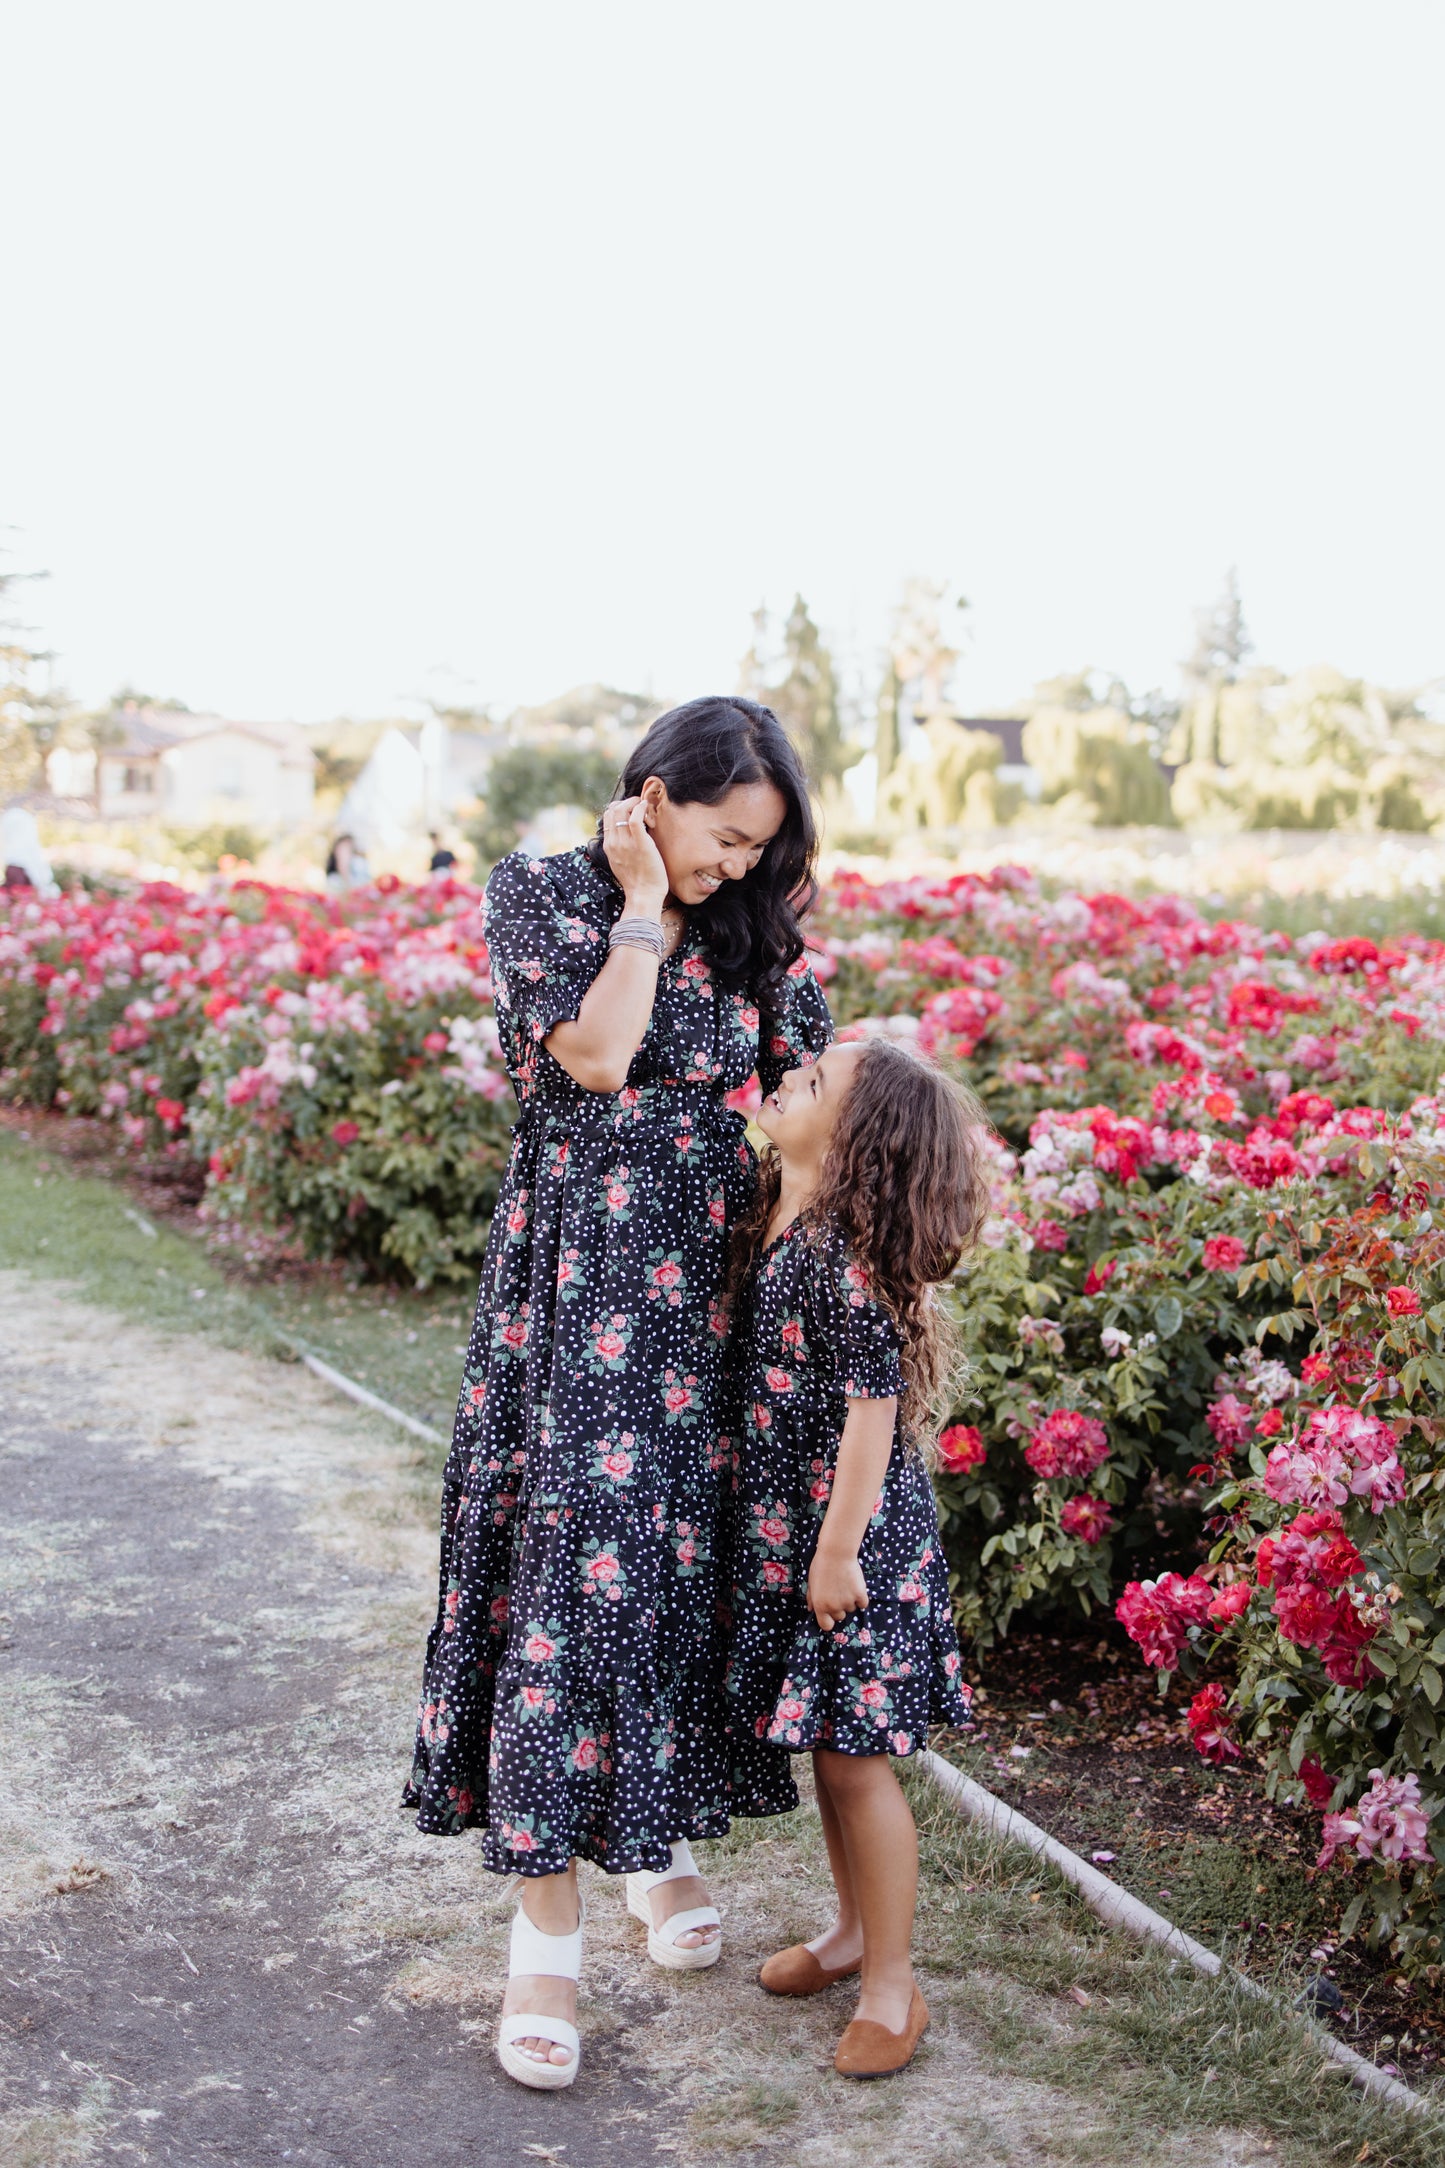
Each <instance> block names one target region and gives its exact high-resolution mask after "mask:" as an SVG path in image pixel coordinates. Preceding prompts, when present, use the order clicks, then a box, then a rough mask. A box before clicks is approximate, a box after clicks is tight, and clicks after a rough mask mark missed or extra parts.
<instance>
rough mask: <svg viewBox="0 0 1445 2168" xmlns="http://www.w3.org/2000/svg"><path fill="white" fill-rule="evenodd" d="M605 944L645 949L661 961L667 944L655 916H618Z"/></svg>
mask: <svg viewBox="0 0 1445 2168" xmlns="http://www.w3.org/2000/svg"><path fill="white" fill-rule="evenodd" d="M607 946H608V947H609V948H610V949H614V948H637V949H646V950H648V952H649V953H650V954H651V955H653V956H655V957H656V958H657V960H658V962H659V963H661V962H662V959H663V956H664V954H665V952H666V947H667V944H666V942H665V940H664V938H663V932H662V928H661V926H660V925H659V924H658V922H657V920H656V919H655V918H620V919H619V920H618V921H617V924H616V925H615V926H614V927H613V929H612V932H611V934H610V935H609V936H608V941H607Z"/></svg>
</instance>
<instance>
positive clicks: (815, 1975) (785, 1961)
mask: <svg viewBox="0 0 1445 2168" xmlns="http://www.w3.org/2000/svg"><path fill="white" fill-rule="evenodd" d="M857 1970H858V1966H857V1965H840V1966H839V1967H838V1969H837V1971H836V1972H833V1971H830V1970H829V1968H828V1967H827V1966H826V1965H820V1964H819V1963H818V1960H817V1958H816V1957H815V1956H814V1955H813V1953H812V1951H811V1950H810V1949H809V1948H808V1945H807V1944H806V1942H795V1943H794V1944H793V1946H792V1948H791V1949H788V1950H779V1951H778V1952H777V1954H776V1955H775V1956H773V1957H770V1958H769V1959H768V1961H767V1963H766V1964H765V1965H764V1966H763V1968H762V1970H761V1971H760V1972H759V1974H758V1986H759V1987H765V1988H766V1989H767V1991H768V1993H769V1994H770V1995H821V1994H822V1992H823V1989H824V1988H825V1987H831V1986H832V1985H833V1982H834V1981H835V1980H846V1979H848V1978H849V1977H850V1975H851V1974H853V1973H855V1972H856V1971H857Z"/></svg>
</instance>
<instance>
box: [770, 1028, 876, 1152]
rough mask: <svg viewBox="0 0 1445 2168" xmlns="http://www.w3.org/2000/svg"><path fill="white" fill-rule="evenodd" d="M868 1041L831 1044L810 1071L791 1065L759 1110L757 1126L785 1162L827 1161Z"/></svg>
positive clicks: (811, 1065)
mask: <svg viewBox="0 0 1445 2168" xmlns="http://www.w3.org/2000/svg"><path fill="white" fill-rule="evenodd" d="M865 1044H866V1042H865V1041H863V1040H861V1039H857V1040H852V1041H850V1042H849V1044H848V1045H847V1046H830V1047H828V1048H827V1050H826V1051H825V1052H824V1053H823V1054H822V1055H820V1056H819V1058H818V1060H817V1061H815V1062H811V1063H809V1065H808V1066H807V1067H806V1068H804V1069H789V1070H788V1072H787V1074H786V1075H785V1076H784V1078H783V1080H782V1082H781V1083H780V1084H779V1086H778V1088H777V1090H776V1091H775V1092H772V1093H770V1095H769V1096H768V1097H767V1098H766V1099H765V1100H764V1101H763V1103H762V1105H761V1106H760V1107H759V1109H758V1113H757V1124H758V1127H759V1129H761V1131H762V1132H763V1135H764V1136H765V1137H768V1138H770V1139H771V1141H772V1142H773V1143H774V1144H776V1146H777V1147H778V1150H779V1151H780V1152H781V1154H782V1156H783V1158H784V1159H785V1160H791V1161H793V1162H794V1163H795V1164H807V1163H809V1162H814V1163H818V1164H821V1162H822V1158H823V1155H824V1153H825V1152H826V1151H827V1149H828V1143H829V1140H830V1138H831V1137H832V1134H833V1124H834V1123H835V1122H836V1121H837V1119H838V1109H839V1108H840V1107H841V1106H842V1104H843V1095H844V1093H845V1092H846V1091H847V1089H848V1086H849V1084H850V1082H851V1081H852V1076H853V1070H854V1067H855V1065H856V1064H857V1061H858V1058H859V1056H860V1055H861V1054H862V1052H863V1051H864V1046H865Z"/></svg>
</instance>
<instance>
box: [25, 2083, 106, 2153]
mask: <svg viewBox="0 0 1445 2168" xmlns="http://www.w3.org/2000/svg"><path fill="white" fill-rule="evenodd" d="M109 2100H110V2087H109V2086H108V2085H106V2084H105V2082H104V2080H99V2081H97V2082H96V2083H94V2084H92V2085H91V2086H90V2087H89V2088H88V2090H87V2095H86V2098H85V2099H84V2100H83V2101H82V2102H81V2104H80V2106H79V2107H78V2108H73V2109H70V2110H67V2111H66V2112H65V2113H63V2114H57V2113H55V2112H53V2111H52V2110H50V2109H48V2108H47V2109H42V2110H41V2111H40V2113H39V2114H36V2115H26V2114H20V2115H13V2116H0V2161H3V2162H4V2168H71V2164H72V2163H79V2162H82V2161H87V2160H91V2159H93V2158H94V2156H95V2151H96V2148H97V2146H98V2145H99V2143H100V2140H101V2137H102V2134H103V2133H104V2130H105V2126H106V2121H107V2117H108V2112H109Z"/></svg>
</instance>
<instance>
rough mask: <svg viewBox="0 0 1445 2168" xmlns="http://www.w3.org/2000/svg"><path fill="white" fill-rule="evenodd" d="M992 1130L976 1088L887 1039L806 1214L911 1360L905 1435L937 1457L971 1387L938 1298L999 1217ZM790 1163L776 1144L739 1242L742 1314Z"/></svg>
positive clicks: (869, 1062) (855, 1092) (736, 1280)
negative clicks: (838, 1243)
mask: <svg viewBox="0 0 1445 2168" xmlns="http://www.w3.org/2000/svg"><path fill="white" fill-rule="evenodd" d="M991 1134H992V1126H991V1124H990V1122H989V1119H988V1116H987V1115H986V1114H985V1113H984V1111H983V1108H982V1107H981V1106H980V1104H979V1102H978V1100H977V1099H975V1097H974V1095H973V1093H972V1092H971V1091H969V1090H968V1088H967V1086H966V1085H963V1084H959V1083H956V1082H955V1081H954V1080H953V1078H952V1077H949V1076H945V1075H944V1073H943V1071H942V1070H941V1069H939V1068H937V1067H936V1066H935V1065H934V1064H933V1063H932V1062H930V1061H925V1060H923V1059H922V1058H921V1056H919V1055H917V1054H913V1053H910V1052H909V1051H908V1050H907V1049H906V1048H904V1047H901V1046H898V1045H896V1044H895V1043H893V1042H892V1041H890V1040H887V1039H874V1040H871V1041H870V1042H869V1044H868V1045H867V1046H866V1047H865V1049H864V1051H863V1053H862V1055H861V1056H860V1057H859V1060H858V1062H857V1064H856V1065H855V1067H854V1070H853V1074H852V1076H851V1077H850V1078H849V1080H848V1085H847V1089H846V1091H845V1092H844V1095H843V1099H842V1101H841V1103H840V1105H839V1108H838V1113H837V1118H836V1120H835V1122H834V1125H833V1134H832V1137H831V1138H830V1139H829V1143H828V1150H827V1153H826V1154H825V1156H824V1160H823V1165H822V1169H821V1173H820V1177H819V1181H818V1187H817V1188H816V1189H815V1190H814V1192H813V1194H812V1196H811V1197H809V1199H808V1201H807V1203H806V1204H805V1205H804V1206H803V1210H802V1213H801V1215H800V1217H801V1219H802V1221H803V1224H804V1227H805V1228H806V1229H807V1230H808V1233H809V1234H810V1235H812V1236H818V1235H824V1234H826V1232H827V1230H828V1229H829V1228H838V1229H840V1230H841V1231H842V1234H843V1236H844V1238H845V1240H846V1241H847V1244H848V1247H849V1249H850V1251H851V1252H852V1255H853V1258H854V1260H855V1261H856V1263H858V1264H859V1265H861V1266H862V1268H863V1271H864V1272H865V1273H866V1274H867V1276H868V1281H869V1284H870V1286H871V1288H872V1291H873V1293H874V1295H875V1296H876V1298H877V1299H878V1301H879V1302H881V1303H882V1305H883V1307H884V1309H885V1310H887V1312H888V1314H889V1316H890V1317H891V1318H892V1319H893V1322H894V1324H895V1325H896V1326H897V1327H898V1336H899V1339H900V1341H901V1342H902V1350H903V1401H902V1413H903V1425H904V1432H905V1435H906V1436H907V1437H908V1438H909V1439H910V1440H911V1441H912V1442H914V1443H916V1444H917V1445H918V1446H919V1448H920V1449H921V1450H922V1451H923V1452H924V1453H925V1454H926V1453H928V1452H929V1451H930V1450H931V1446H932V1440H933V1436H934V1435H935V1434H936V1431H937V1427H938V1424H939V1422H940V1420H941V1419H942V1417H943V1416H944V1415H945V1414H946V1413H947V1411H948V1408H949V1407H950V1405H951V1404H952V1402H953V1400H954V1399H955V1398H956V1397H957V1394H958V1392H959V1390H960V1388H961V1385H962V1381H963V1375H964V1370H965V1367H966V1366H965V1365H964V1362H963V1357H962V1352H961V1347H960V1342H959V1336H958V1333H957V1330H956V1328H955V1326H954V1325H953V1323H952V1321H951V1319H950V1318H949V1316H948V1313H947V1312H946V1311H945V1310H944V1309H943V1307H942V1306H941V1304H940V1303H939V1301H938V1299H937V1297H936V1296H935V1294H934V1289H935V1288H936V1287H937V1286H939V1285H940V1284H941V1283H942V1282H943V1281H945V1280H948V1279H949V1278H951V1277H952V1275H953V1274H954V1272H956V1271H957V1269H958V1267H959V1265H960V1263H961V1262H962V1260H963V1259H964V1258H965V1257H967V1256H968V1254H969V1252H970V1251H971V1250H972V1249H973V1247H974V1245H975V1244H976V1243H977V1241H978V1238H979V1235H980V1233H981V1231H982V1228H983V1223H984V1221H985V1219H986V1218H987V1216H988V1209H989V1178H988V1139H989V1137H990V1136H991ZM781 1180H782V1163H781V1161H780V1160H779V1157H778V1153H777V1150H776V1148H775V1147H774V1146H772V1145H769V1146H768V1147H767V1149H766V1150H765V1151H764V1153H763V1156H762V1160H761V1163H760V1165H759V1169H758V1187H757V1192H756V1195H755V1197H754V1200H753V1205H752V1209H751V1210H750V1211H749V1212H748V1213H747V1214H746V1215H745V1216H744V1218H743V1219H742V1220H741V1221H740V1222H739V1223H738V1225H737V1227H736V1228H735V1229H734V1231H733V1237H732V1245H731V1251H730V1254H729V1260H728V1279H727V1300H728V1302H729V1304H730V1305H731V1304H732V1303H733V1302H734V1301H735V1299H736V1296H737V1293H738V1289H739V1287H740V1286H741V1284H742V1281H743V1279H744V1278H745V1277H746V1274H747V1272H748V1269H749V1267H750V1266H751V1264H752V1263H753V1260H754V1259H755V1258H756V1257H757V1255H758V1252H759V1250H760V1249H761V1248H762V1244H763V1237H764V1235H765V1233H766V1231H767V1226H768V1222H769V1220H770V1219H771V1218H772V1215H773V1209H774V1207H775V1205H776V1204H777V1201H778V1194H779V1190H780V1186H781Z"/></svg>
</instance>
